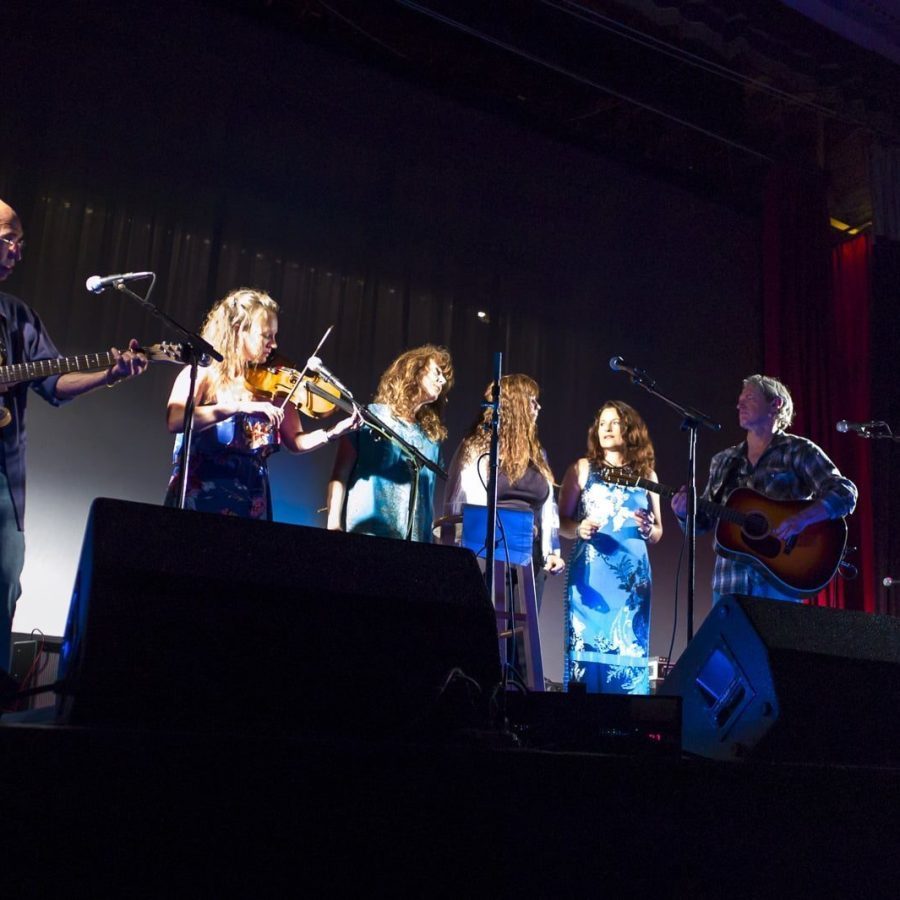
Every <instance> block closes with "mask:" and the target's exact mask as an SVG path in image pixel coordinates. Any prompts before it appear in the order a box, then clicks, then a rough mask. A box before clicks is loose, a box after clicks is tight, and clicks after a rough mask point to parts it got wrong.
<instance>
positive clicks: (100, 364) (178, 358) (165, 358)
mask: <svg viewBox="0 0 900 900" xmlns="http://www.w3.org/2000/svg"><path fill="white" fill-rule="evenodd" d="M138 352H140V353H143V354H144V355H145V356H146V357H147V359H149V360H151V361H152V362H171V363H180V362H183V361H184V360H183V353H184V348H183V347H182V346H181V344H173V343H170V342H168V341H164V342H163V343H160V344H151V345H150V346H149V347H141V348H140V350H139V351H138ZM115 361H116V358H115V356H113V355H112V353H110V352H109V351H107V352H105V353H103V352H101V353H87V354H85V355H84V356H60V357H58V358H57V359H35V360H32V361H31V362H22V363H13V364H11V365H8V366H0V385H3V386H5V387H11V386H12V385H15V384H22V383H23V382H25V381H35V380H37V379H38V378H46V377H47V376H48V375H65V374H66V373H67V372H96V371H97V370H98V369H108V368H109V367H110V366H112V365H114V364H115ZM0 396H2V395H0ZM10 421H12V414H11V413H10V411H9V410H8V409H7V408H6V407H5V406H2V407H0V428H5V427H6V426H7V425H9V423H10Z"/></svg>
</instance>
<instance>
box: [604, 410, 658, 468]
mask: <svg viewBox="0 0 900 900" xmlns="http://www.w3.org/2000/svg"><path fill="white" fill-rule="evenodd" d="M606 409H614V410H615V411H616V412H617V413H618V414H619V423H620V426H621V428H622V440H623V441H624V443H625V449H624V451H623V453H622V455H623V456H624V457H625V465H626V466H630V467H631V468H632V469H633V470H634V472H635V474H637V475H639V476H640V477H641V478H646V477H647V476H648V475H649V474H650V473H651V472H652V471H653V467H654V466H655V465H656V451H655V450H654V449H653V442H652V441H651V440H650V432H649V431H648V430H647V426H646V424H645V423H644V420H643V419H642V418H641V416H640V414H639V413H638V411H637V410H636V409H635V408H634V407H632V406H629V405H628V404H627V403H625V402H623V401H622V400H607V401H606V403H604V404H603V405H602V406H601V407H600V408H599V409H598V410H597V412H596V414H595V415H594V421H593V423H592V424H591V427H590V428H589V429H588V433H587V458H588V459H589V460H590V461H591V462H592V463H595V464H596V465H598V466H602V465H604V463H605V461H606V457H605V455H604V452H603V447H602V446H601V445H600V437H599V435H598V433H597V429H598V428H599V427H600V416H602V415H603V411H604V410H606Z"/></svg>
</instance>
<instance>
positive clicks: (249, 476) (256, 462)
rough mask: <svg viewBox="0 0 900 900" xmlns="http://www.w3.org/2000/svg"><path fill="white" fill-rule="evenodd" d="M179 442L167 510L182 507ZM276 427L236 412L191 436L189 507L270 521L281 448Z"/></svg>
mask: <svg viewBox="0 0 900 900" xmlns="http://www.w3.org/2000/svg"><path fill="white" fill-rule="evenodd" d="M182 439H183V435H180V434H179V435H178V437H177V438H176V440H175V450H174V454H173V459H172V477H171V478H170V479H169V487H168V490H167V491H166V499H165V505H166V506H177V505H178V477H179V474H180V469H181V467H180V466H179V464H178V463H179V459H180V455H179V454H180V450H181V442H182ZM278 443H279V435H278V429H277V428H275V426H273V425H272V424H271V423H270V422H269V421H268V419H267V418H266V417H265V416H263V415H261V414H259V413H237V414H236V415H233V416H231V417H229V418H227V419H225V420H224V421H222V422H217V423H216V424H215V425H212V426H210V427H209V428H204V429H203V430H202V431H195V432H194V433H193V435H192V437H191V455H190V460H189V462H188V485H187V492H186V495H185V502H184V506H185V509H195V510H198V511H200V512H212V513H220V514H222V515H226V516H240V517H241V518H244V519H271V518H272V495H271V493H270V491H269V466H268V459H269V457H270V456H271V455H272V454H273V453H274V452H275V451H276V450H278Z"/></svg>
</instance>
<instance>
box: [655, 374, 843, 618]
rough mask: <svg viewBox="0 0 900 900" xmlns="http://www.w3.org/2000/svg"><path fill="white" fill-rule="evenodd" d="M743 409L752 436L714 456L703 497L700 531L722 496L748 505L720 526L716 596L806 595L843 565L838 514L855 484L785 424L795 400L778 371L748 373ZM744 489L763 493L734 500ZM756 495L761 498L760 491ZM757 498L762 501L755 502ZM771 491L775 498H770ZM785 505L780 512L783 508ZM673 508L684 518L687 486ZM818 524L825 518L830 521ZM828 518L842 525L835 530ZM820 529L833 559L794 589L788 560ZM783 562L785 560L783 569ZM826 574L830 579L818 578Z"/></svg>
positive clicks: (803, 553) (801, 553) (800, 554)
mask: <svg viewBox="0 0 900 900" xmlns="http://www.w3.org/2000/svg"><path fill="white" fill-rule="evenodd" d="M737 410H738V420H739V422H740V425H741V428H743V429H744V430H745V431H746V432H747V439H746V440H745V441H743V442H742V443H740V444H738V445H736V446H734V447H729V448H728V449H727V450H723V451H722V452H721V453H717V454H716V455H715V456H714V457H713V458H712V462H711V464H710V473H709V481H708V483H707V485H706V490H705V491H704V492H703V494H702V497H701V498H700V499H699V500H698V504H697V506H698V509H697V531H698V533H699V532H701V531H708V530H709V529H710V528H711V527H712V525H713V518H714V516H712V515H710V513H709V510H710V508H711V507H714V506H715V505H717V504H723V503H724V504H725V507H726V508H727V507H729V506H735V507H743V508H742V509H739V510H737V511H735V510H730V511H729V512H735V515H736V516H737V515H740V516H741V522H740V524H739V525H738V526H737V527H734V526H730V525H729V524H728V523H727V522H723V524H720V525H719V526H718V533H717V536H716V551H717V555H716V565H715V571H714V573H713V584H712V587H713V603H714V604H715V603H718V602H719V601H720V600H721V599H722V598H723V597H726V596H730V595H734V594H738V595H749V596H754V597H768V598H771V599H775V600H799V599H802V598H803V597H804V596H809V595H810V594H812V593H815V592H816V591H817V590H819V589H821V587H824V585H825V584H826V583H827V582H828V581H829V580H830V578H831V577H832V576H833V574H834V572H835V571H836V569H837V565H838V563H839V562H840V555H841V553H842V552H843V545H844V542H845V540H846V528H845V526H844V525H843V523H842V522H833V521H832V520H839V519H841V518H842V517H843V516H846V515H849V514H850V513H851V512H853V509H854V507H855V506H856V498H857V490H856V486H855V485H854V484H853V482H852V481H850V480H849V479H847V478H845V477H844V476H843V475H841V473H840V472H839V471H838V469H837V467H836V466H835V465H834V463H833V462H832V461H831V460H830V459H829V458H828V457H827V456H826V455H825V453H824V452H823V451H822V449H821V448H820V447H818V446H816V444H814V443H813V442H812V441H810V440H807V439H806V438H803V437H798V436H796V435H793V434H788V433H787V432H786V431H785V429H786V428H787V427H788V426H789V425H790V423H791V420H792V419H793V417H794V403H793V400H792V399H791V394H790V391H788V389H787V387H786V386H785V385H783V384H782V383H781V382H780V381H778V380H777V379H776V378H771V377H769V376H767V375H751V376H750V377H749V378H746V379H745V380H744V385H743V390H742V391H741V393H740V396H739V397H738V403H737ZM746 488H750V489H752V490H753V491H756V492H757V494H751V493H750V491H747V490H741V491H739V492H738V494H737V495H734V497H733V498H732V500H731V501H729V499H728V498H729V496H730V495H732V492H733V491H735V490H736V489H746ZM758 494H761V495H763V497H761V498H758ZM754 498H758V500H757V501H756V502H755V501H754ZM765 498H770V502H769V503H768V504H767V503H766V501H765ZM738 500H739V501H740V502H738ZM789 501H808V502H805V503H791V502H789ZM779 504H781V507H780V511H781V512H782V513H783V514H782V515H778V512H779ZM672 511H673V512H674V513H675V515H676V516H677V517H678V518H679V519H680V520H681V521H682V522H683V521H684V519H685V517H686V515H687V493H686V491H685V488H684V487H682V488H681V489H680V490H679V491H678V493H676V494H675V495H674V496H673V497H672ZM722 518H723V519H725V518H726V517H725V516H722ZM818 523H826V527H823V526H821V525H819V524H818ZM827 525H834V526H837V528H835V529H829V528H828V527H827ZM811 526H813V527H812V528H811ZM729 529H730V531H729ZM820 529H821V530H822V532H823V533H822V535H821V543H822V544H823V545H824V552H825V555H826V556H827V555H829V554H830V555H831V556H833V557H834V559H833V562H832V563H829V562H827V561H826V562H824V563H823V569H822V572H823V573H824V574H822V575H820V576H818V577H816V576H813V577H812V578H811V579H810V580H808V581H807V583H806V584H805V585H803V584H802V581H803V579H802V578H801V579H797V580H799V581H800V582H801V583H800V584H799V585H798V584H796V583H795V584H794V588H793V589H792V587H791V584H792V581H794V580H793V579H792V578H791V577H790V574H789V573H790V567H791V565H792V563H793V561H795V560H800V559H801V558H808V554H809V553H811V552H814V551H815V549H816V548H815V547H812V548H810V547H807V546H806V544H811V543H812V542H813V539H815V540H819V538H820V535H819V534H818V531H819V530H820ZM832 531H834V533H835V534H834V535H833V534H832V533H831V532H832ZM801 534H802V535H803V537H802V538H801V537H800V536H801ZM835 535H836V536H835ZM792 552H794V556H793V557H792V556H791V553H792ZM779 561H781V562H782V563H783V564H784V565H783V567H782V568H781V569H780V570H779V567H778V562H779ZM773 570H774V571H775V573H776V574H774V575H773ZM779 571H780V574H781V577H779V575H778V572H779ZM804 574H805V573H804ZM822 580H824V583H820V581H822Z"/></svg>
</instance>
